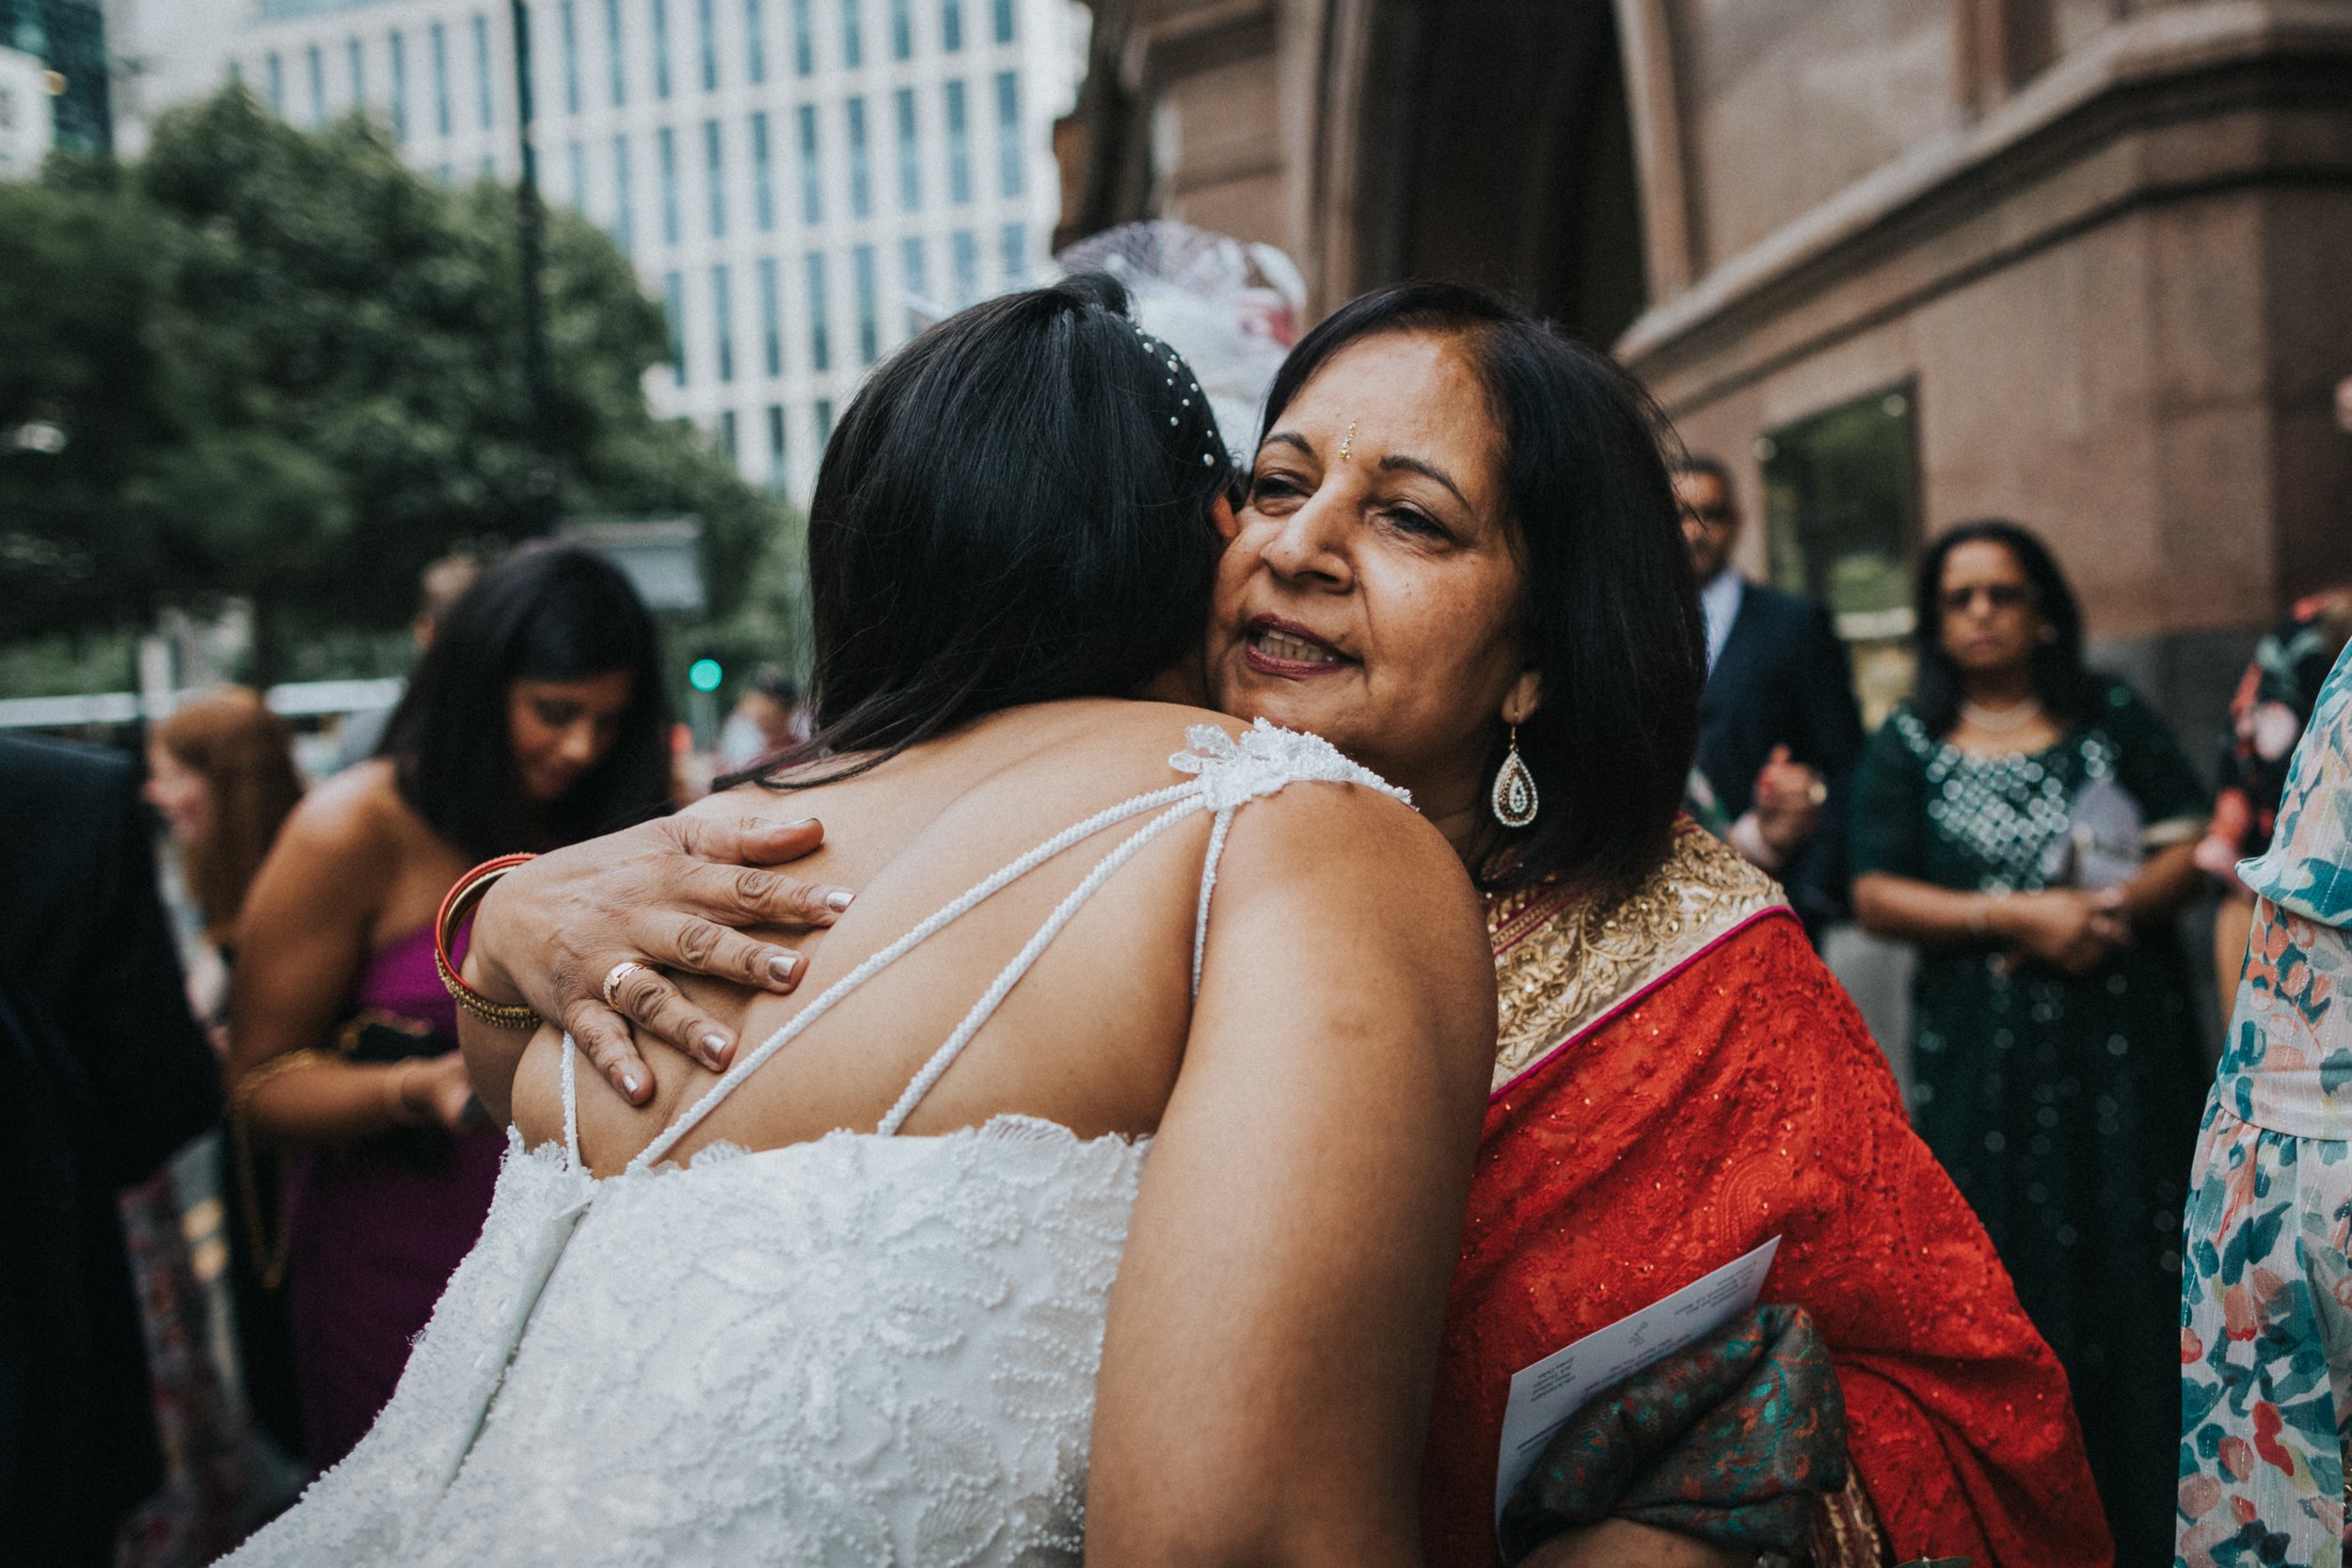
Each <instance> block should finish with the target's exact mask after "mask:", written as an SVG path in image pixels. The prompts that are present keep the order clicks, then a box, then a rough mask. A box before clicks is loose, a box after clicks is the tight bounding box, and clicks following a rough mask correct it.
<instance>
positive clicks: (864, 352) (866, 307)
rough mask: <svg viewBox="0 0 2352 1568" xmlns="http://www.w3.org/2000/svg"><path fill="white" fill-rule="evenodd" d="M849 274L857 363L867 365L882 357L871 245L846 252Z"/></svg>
mask: <svg viewBox="0 0 2352 1568" xmlns="http://www.w3.org/2000/svg"><path fill="white" fill-rule="evenodd" d="M850 277H852V279H853V280H854V281H855V282H856V284H857V362H858V363H859V364H861V365H870V364H872V363H873V362H874V361H875V360H877V359H879V358H881V357H882V298H881V293H882V288H881V283H880V281H879V280H878V279H877V278H876V277H875V276H874V247H873V246H872V245H859V246H857V247H856V248H855V249H853V250H851V251H850Z"/></svg>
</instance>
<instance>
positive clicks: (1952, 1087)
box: [1852, 522, 2208, 1562]
mask: <svg viewBox="0 0 2352 1568" xmlns="http://www.w3.org/2000/svg"><path fill="white" fill-rule="evenodd" d="M1918 628H1919V629H1918V650H1919V682H1918V694H1917V696H1916V697H1915V699H1914V700H1913V701H1912V702H1911V703H1909V704H1906V705H1903V706H1901V707H1899V708H1898V709H1897V710H1896V711H1895V713H1894V715H1893V716H1892V717H1891V718H1889V719H1888V721H1886V723H1885V725H1884V726H1883V728H1882V729H1881V730H1880V731H1879V733H1878V734H1877V736H1874V737H1873V738H1872V740H1871V742H1870V746H1869V750H1868V751H1867V752H1866V754H1865V755H1864V757H1863V761H1862V766H1861V768H1860V772H1859V775H1858V778H1857V781H1856V787H1855V810H1854V814H1853V822H1852V835H1853V865H1854V869H1855V872H1856V876H1855V879H1854V909H1855V912H1856V914H1857V915H1858V916H1859V917H1860V918H1861V921H1862V923H1863V924H1864V925H1865V926H1866V927H1869V928H1870V929H1872V930H1874V931H1878V932H1881V933H1883V934H1884V935H1888V936H1893V937H1898V938H1900V939H1903V940H1905V941H1908V942H1915V943H1916V944H1917V945H1918V947H1919V949H1920V961H1919V967H1918V971H1917V974H1916V978H1915V981H1914V983H1913V993H1912V996H1913V1006H1912V1040H1911V1050H1912V1065H1913V1075H1914V1079H1915V1086H1914V1088H1913V1091H1912V1096H1913V1116H1914V1118H1915V1121H1916V1123H1917V1126H1918V1129H1919V1132H1920V1133H1921V1135H1922V1136H1923V1137H1925V1138H1926V1140H1927V1142H1928V1146H1929V1147H1930V1148H1932V1149H1933V1150H1934V1151H1935V1153H1936V1155H1937V1156H1938V1158H1940V1159H1941V1160H1942V1161H1943V1162H1944V1164H1945V1166H1946V1167H1947V1169H1948V1170H1949V1171H1950V1172H1951V1174H1952V1177H1953V1179H1954V1180H1956V1181H1957V1182H1958V1183H1959V1185H1960V1189H1961V1191H1962V1193H1963V1194H1964V1195H1965V1196H1967V1198H1968V1200H1969V1202H1970V1203H1971V1204H1972V1205H1973V1206H1974V1207H1975V1208H1976V1211H1977V1213H1978V1215H1979V1217H1980V1218H1981V1219H1982V1220H1983V1221H1984V1225H1985V1228H1986V1229H1987V1230H1989V1231H1990V1232H1991V1233H1992V1236H1993V1241H1994V1246H1995V1247H1996V1248H1998V1250H1999V1252H2000V1255H2001V1259H2002V1261H2003V1262H2005V1263H2007V1264H2008V1265H2009V1270H2010V1275H2011V1276H2012V1277H2013V1278H2014V1279H2015V1281H2016V1283H2017V1293H2018V1295H2019V1297H2020V1298H2021V1299H2022V1300H2023V1301H2024V1303H2025V1306H2026V1311H2027V1313H2028V1314H2029V1315H2031V1317H2032V1318H2033V1320H2034V1323H2035V1324H2036V1326H2038V1327H2039V1328H2040V1329H2041V1330H2042V1334H2043V1335H2044V1336H2046V1337H2047V1338H2048V1339H2049V1341H2050V1343H2051V1346H2052V1347H2053V1348H2054V1349H2055V1350H2057V1352H2058V1358H2059V1360H2060V1361H2061V1362H2063V1363H2064V1364H2065V1367H2066V1371H2067V1375H2068V1378H2069V1380H2070V1381H2071V1383H2072V1385H2073V1387H2074V1399H2075V1405H2076V1408H2077V1409H2078V1410H2079V1411H2080V1413H2081V1416H2082V1423H2083V1434H2084V1437H2085V1440H2086V1444H2087V1446H2088V1448H2089V1449H2090V1463H2091V1469H2092V1471H2093V1473H2094V1474H2095V1475H2096V1476H2097V1478H2098V1482H2099V1489H2100V1493H2101V1495H2102V1497H2103V1498H2104V1500H2105V1502H2106V1510H2107V1515H2108V1520H2109V1522H2110V1524H2111V1525H2112V1527H2113V1528H2114V1530H2115V1537H2116V1547H2117V1560H2118V1561H2122V1562H2138V1561H2157V1560H2160V1557H2159V1553H2160V1552H2162V1551H2165V1550H2169V1533H2170V1517H2171V1512H2172V1508H2171V1504H2172V1492H2173V1484H2174V1473H2173V1472H2174V1469H2175V1465H2174V1462H2173V1454H2172V1451H2171V1445H2170V1444H2169V1442H2167V1441H2165V1440H2164V1436H2163V1434H2164V1433H2166V1432H2167V1431H2168V1428H2169V1425H2170V1423H2171V1422H2172V1421H2173V1419H2174V1415H2175V1411H2176V1408H2177V1406H2178V1404H2179V1402H2180V1366H2179V1349H2178V1346H2179V1338H2180V1325H2179V1316H2180V1267H2181V1259H2180V1223H2181V1204H2182V1201H2183V1198H2184V1196H2185V1186H2186V1177H2187V1166H2188V1161H2189V1156H2190V1154H2191V1152H2192V1150H2193V1149H2194V1147H2195V1145H2196V1141H2197V1119H2198V1114H2199V1111H2200V1108H2201V1106H2200V1100H2201V1095H2200V1090H2201V1086H2202V1085H2201V1080H2202V1078H2203V1076H2204V1073H2203V1069H2202V1058H2201V1055H2200V1053H2199V1052H2198V1049H2197V1041H2196V1025H2195V1019H2194V1015H2193V1013H2192V1010H2191V1007H2190V1004H2189V993H2188V982H2187V968H2186V964H2185V960H2184V958H2183V955H2182V952H2181V949H2180V946H2179V943H2178V942H2177V941H2176V940H2175V938H2174V934H2173V931H2172V927H2171V917H2172V916H2173V914H2175V913H2176V912H2177V911H2179V910H2180V908H2181V906H2182V905H2183V904H2185V903H2186V902H2187V901H2188V900H2189V899H2190V898H2191V897H2192V896H2193V895H2195V893H2196V891H2197V888H2198V872H2197V870H2196V867H2195V865H2194V863H2192V861H2191V859H2190V856H2191V854H2192V851H2193V847H2194V842H2195V840H2196V837H2197V835H2198V833H2199V832H2201V829H2202V826H2203V820H2204V816H2205V812H2206V807H2207V802H2208V798H2207V796H2206V794H2205V791H2204V789H2203V787H2202V786H2201V784H2199V783H2198V780H2197V776H2196V774H2195V773H2194V772H2193V771H2192V770H2191V768H2190V767H2189V765H2188V761H2187V759H2186V757H2185V756H2184V755H2183V753H2182V752H2181V748H2180V746H2179V744H2178V742H2176V741H2175V740H2174V739H2173V737H2172V736H2171V733H2170V732H2169V730H2168V729H2167V728H2166V727H2165V725H2164V723H2163V721H2161V720H2160V719H2158V718H2157V717H2156V715H2155V713H2154V712H2153V710H2152V709H2151V708H2150V707H2149V706H2148V705H2147V704H2145V703H2144V702H2142V701H2141V700H2140V699H2139V697H2138V696H2137V694H2135V693H2134V692H2133V691H2132V690H2131V689H2130V688H2128V687H2126V686H2124V685H2123V684H2122V682H2120V681H2113V680H2108V679H2106V678H2103V677H2099V676H2094V675H2092V674H2090V673H2089V672H2087V671H2086V670H2085V669H2084V668H2083V664H2082V622H2081V615H2080V611H2079V610H2077V608H2076V606H2075V602H2074V594H2073V593H2072V592H2071V591H2070V590H2069V589H2068V587H2067V585H2066V581H2065V578H2063V577H2062V576H2061V575H2060V573H2059V571H2058V564H2057V562H2055V561H2054V560H2052V559H2051V556H2050V553H2049V551H2048V550H2047V549H2046V548H2045V547H2044V546H2042V543H2041V541H2039V540H2038V539H2036V538H2035V537H2034V536H2033V535H2032V534H2030V533H2028V532H2026V531H2025V530H2024V529H2021V528H2018V527H2016V526H2015V525H2014V524H2009V523H2000V522H1979V523H1967V524H1963V525H1961V526H1960V527H1958V528H1955V529H1952V530H1951V531H1947V533H1945V534H1944V535H1943V536H1942V537H1941V538H1939V539H1938V540H1937V541H1936V542H1935V544H1934V545H1933V546H1931V547H1930V549H1929V550H1928V552H1927V555H1926V559H1925V560H1924V561H1922V562H1921V563H1920V575H1919V588H1918Z"/></svg>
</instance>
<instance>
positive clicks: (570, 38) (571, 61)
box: [555, 0, 580, 115]
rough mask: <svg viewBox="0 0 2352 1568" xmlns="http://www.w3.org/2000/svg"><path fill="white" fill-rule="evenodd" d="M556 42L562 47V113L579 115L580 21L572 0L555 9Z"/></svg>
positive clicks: (565, 1)
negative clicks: (574, 11)
mask: <svg viewBox="0 0 2352 1568" xmlns="http://www.w3.org/2000/svg"><path fill="white" fill-rule="evenodd" d="M555 31H556V35H557V38H556V41H557V42H559V43H561V44H562V45H563V46H564V113H565V114H567V115H576V114H578V113H580V19H579V18H578V17H577V16H575V15H574V14H573V12H572V0H564V3H563V4H562V5H560V6H558V7H556V8H555Z"/></svg>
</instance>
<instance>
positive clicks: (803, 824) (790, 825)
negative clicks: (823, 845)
mask: <svg viewBox="0 0 2352 1568" xmlns="http://www.w3.org/2000/svg"><path fill="white" fill-rule="evenodd" d="M815 826H817V818H815V817H813V816H803V817H802V818H801V819H800V820H799V821H798V822H787V823H786V824H785V825H784V831H785V832H787V833H788V832H792V831H793V830H794V829H796V828H814V827H815Z"/></svg>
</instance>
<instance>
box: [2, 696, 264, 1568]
mask: <svg viewBox="0 0 2352 1568" xmlns="http://www.w3.org/2000/svg"><path fill="white" fill-rule="evenodd" d="M0 821H5V822H7V823H8V827H9V830H10V831H9V832H6V833H0V887H5V888H6V889H7V890H8V897H7V898H6V899H0V1071H5V1073H6V1078H7V1083H8V1092H7V1094H5V1095H0V1558H5V1559H6V1560H8V1562H10V1563H18V1562H23V1563H28V1564H31V1563H39V1564H42V1565H44V1568H46V1565H50V1564H60V1565H66V1568H95V1565H100V1564H107V1563H111V1562H112V1561H113V1560H114V1559H115V1554H116V1550H117V1544H118V1538H119V1535H120V1533H121V1527H122V1524H123V1522H124V1520H125V1519H126V1518H127V1517H128V1516H129V1515H130V1513H131V1512H132V1511H133V1510H134V1509H135V1507H136V1506H137V1505H138V1504H139V1503H140V1502H141V1501H142V1500H143V1499H144V1498H146V1497H148V1496H149V1495H150V1494H151V1492H152V1491H153V1490H154V1488H155V1487H156V1485H157V1484H158V1483H159V1482H160V1481H162V1480H163V1476H164V1465H163V1451H162V1447H161V1444H160V1442H159V1438H158V1433H157V1428H156V1420H155V1405H154V1400H153V1395H152V1392H151V1382H150V1376H149V1371H148V1359H147V1347H146V1342H145V1337H144V1334H143V1332H142V1330H141V1327H140V1313H139V1301H138V1297H137V1295H136V1293H135V1289H134V1286H133V1280H132V1273H131V1267H130V1259H129V1257H128V1253H127V1248H126V1243H125V1238H124V1234H123V1222H122V1214H121V1211H120V1209H119V1207H118V1204H117V1194H118V1193H119V1192H120V1191H122V1190H123V1189H125V1188H128V1187H135V1186H136V1185H138V1184H139V1183H141V1182H144V1181H146V1180H149V1179H150V1178H151V1177H153V1176H154V1174H155V1173H156V1171H157V1170H159V1169H161V1168H162V1167H163V1164H164V1163H165V1161H167V1160H168V1159H169V1158H170V1157H171V1155H172V1154H173V1153H174V1152H175V1151H176V1150H178V1149H179V1148H181V1147H182V1146H183V1145H184V1144H185V1143H186V1142H187V1141H188V1140H189V1139H190V1138H192V1137H195V1136H196V1135H198V1134H199V1133H200V1132H203V1131H204V1130H205V1129H206V1128H207V1127H210V1126H211V1125H212V1124H213V1122H214V1120H215V1117H218V1116H219V1114H220V1068H219V1063H218V1062H217V1061H216V1060H215V1057H214V1055H213V1053H212V1052H211V1051H210V1050H209V1049H208V1048H207V1047H206V1045H205V1043H204V1034H203V1031H202V1030H201V1029H200V1028H199V1027H198V1025H197V1022H196V1019H195V1017H194V1016H193V1015H192V1014H190V1013H189V1011H188V1006H187V998H186V995H185V994H184V991H183V983H182V979H181V974H180V959H179V955H178V954H177V953H176V952H175V951H174V950H173V943H172V936H171V927H170V924H169V921H168V920H167V917H166V915H165V913H164V908H163V901H162V898H161V897H160V895H159V894H158V892H157V888H156V877H155V862H154V856H153V852H152V850H151V847H150V843H149V832H150V829H149V820H148V816H147V813H146V810H145V808H144V807H143V806H141V804H140V802H139V798H138V779H137V773H136V770H135V768H133V767H132V766H131V765H130V764H129V763H128V762H127V761H126V760H125V759H123V758H121V757H119V756H116V755H114V754H111V753H108V752H93V751H89V750H86V749H84V748H80V747H70V746H57V745H49V744H44V743H41V742H38V741H30V740H20V739H16V738H13V737H0Z"/></svg>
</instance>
